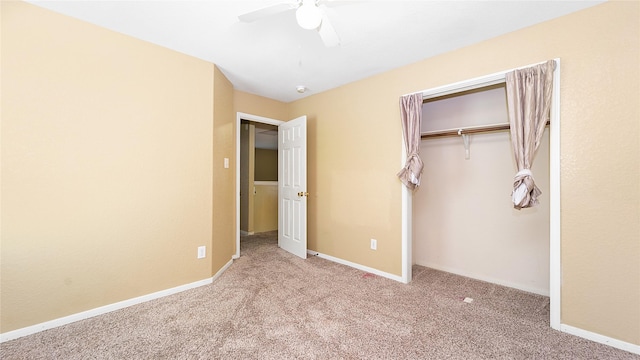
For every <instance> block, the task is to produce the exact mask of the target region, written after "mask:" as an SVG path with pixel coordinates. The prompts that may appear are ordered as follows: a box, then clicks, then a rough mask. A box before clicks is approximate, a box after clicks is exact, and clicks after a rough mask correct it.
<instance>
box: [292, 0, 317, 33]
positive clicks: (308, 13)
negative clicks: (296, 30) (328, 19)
mask: <svg viewBox="0 0 640 360" xmlns="http://www.w3.org/2000/svg"><path fill="white" fill-rule="evenodd" d="M296 20H297V21H298V25H300V27H301V28H303V29H307V30H313V29H317V28H318V27H319V26H320V23H321V22H322V11H320V8H318V7H317V6H316V5H315V2H314V1H308V0H304V1H303V2H302V5H300V6H299V7H298V10H296Z"/></svg>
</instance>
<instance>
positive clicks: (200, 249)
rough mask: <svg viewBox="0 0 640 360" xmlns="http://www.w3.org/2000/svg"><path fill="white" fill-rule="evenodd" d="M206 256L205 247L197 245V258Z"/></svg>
mask: <svg viewBox="0 0 640 360" xmlns="http://www.w3.org/2000/svg"><path fill="white" fill-rule="evenodd" d="M206 256H207V247H206V246H198V259H203V258H205V257H206Z"/></svg>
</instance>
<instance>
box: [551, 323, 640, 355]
mask: <svg viewBox="0 0 640 360" xmlns="http://www.w3.org/2000/svg"><path fill="white" fill-rule="evenodd" d="M560 331H562V332H565V333H567V334H571V335H575V336H578V337H581V338H584V339H587V340H591V341H595V342H597V343H600V344H605V345H609V346H611V347H614V348H616V349H620V350H624V351H628V352H630V353H634V354H638V355H640V345H635V344H632V343H628V342H626V341H622V340H618V339H614V338H610V337H608V336H604V335H600V334H596V333H594V332H591V331H587V330H583V329H580V328H577V327H573V326H571V325H565V324H560Z"/></svg>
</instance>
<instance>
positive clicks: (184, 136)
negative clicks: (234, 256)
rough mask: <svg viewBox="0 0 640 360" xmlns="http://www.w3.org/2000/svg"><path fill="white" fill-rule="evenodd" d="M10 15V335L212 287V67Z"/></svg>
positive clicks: (108, 35)
mask: <svg viewBox="0 0 640 360" xmlns="http://www.w3.org/2000/svg"><path fill="white" fill-rule="evenodd" d="M1 6H2V25H1V26H2V64H1V66H2V80H1V81H2V84H1V85H2V110H1V111H2V113H1V115H2V137H1V142H2V161H1V170H2V172H1V174H2V177H1V185H2V188H1V190H2V194H1V195H2V199H1V208H2V215H1V221H2V229H1V233H0V235H1V240H0V241H1V246H2V253H1V283H0V286H1V289H2V292H1V295H0V296H1V309H0V316H1V318H0V331H1V332H2V333H5V332H7V331H11V330H14V329H18V328H22V327H25V326H29V325H34V324H37V323H41V322H44V321H48V320H52V319H56V318H59V317H63V316H66V315H70V314H74V313H78V312H81V311H84V310H89V309H94V308H97V307H100V306H103V305H108V304H112V303H115V302H118V301H121V300H126V299H130V298H133V297H136V296H140V295H146V294H149V293H153V292H155V291H159V290H165V289H168V288H172V287H175V286H179V285H184V284H187V283H191V282H194V281H198V280H202V279H206V278H210V277H211V276H212V269H211V267H212V261H211V259H212V258H211V257H210V256H208V257H207V258H205V259H201V260H198V259H196V254H197V247H198V246H201V245H205V246H207V247H208V248H209V249H211V245H212V243H211V239H212V216H213V215H214V214H212V209H216V210H218V208H217V207H215V208H214V207H213V204H212V199H213V196H212V189H213V184H212V174H213V172H214V170H213V169H212V160H213V159H212V152H213V150H214V149H213V142H212V131H213V127H212V118H213V110H214V106H213V105H214V104H213V99H214V93H213V84H214V66H213V65H212V64H210V63H207V62H204V61H201V60H197V59H195V58H192V57H189V56H185V55H183V54H179V53H176V52H173V51H169V50H167V49H164V48H161V47H158V46H155V45H152V44H149V43H145V42H142V41H139V40H135V39H132V38H130V37H127V36H123V35H120V34H117V33H115V32H112V31H108V30H105V29H102V28H99V27H96V26H93V25H89V24H87V23H84V22H81V21H77V20H74V19H71V18H68V17H65V16H61V15H58V14H55V13H53V12H50V11H47V10H44V9H40V8H38V7H35V6H33V5H29V4H26V3H22V2H6V1H3V2H2V4H1ZM215 75H216V76H215V80H216V85H219V83H218V81H219V80H220V77H219V76H218V73H217V72H216V73H215ZM215 95H216V99H217V98H218V97H217V96H218V95H219V94H218V93H217V92H216V94H215ZM229 104H231V102H229ZM229 108H230V106H229ZM218 110H219V109H218V108H216V114H218V112H217V111H218ZM229 127H230V128H231V125H229ZM218 130H219V126H217V127H216V131H218ZM221 131H222V130H221ZM230 133H232V131H230ZM223 136H225V134H224V133H222V132H221V134H220V138H222V137H223ZM220 141H222V140H220ZM227 142H228V143H229V144H230V146H231V144H233V141H232V140H228V141H227ZM216 148H218V146H217V147H216ZM221 155H222V154H221ZM215 160H216V163H215V165H216V170H217V168H218V164H221V162H220V163H219V162H218V160H219V159H218V158H217V157H216V158H215ZM216 203H218V201H216ZM232 209H233V208H232ZM223 210H224V211H225V212H231V210H229V209H227V208H224V209H223ZM215 215H217V214H215ZM229 226H232V225H229ZM215 235H218V232H217V231H216V232H215ZM214 239H215V237H214ZM215 245H216V243H214V252H215V250H216V246H215ZM208 253H209V252H208ZM214 258H215V254H214Z"/></svg>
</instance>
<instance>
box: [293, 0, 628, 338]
mask: <svg viewBox="0 0 640 360" xmlns="http://www.w3.org/2000/svg"><path fill="white" fill-rule="evenodd" d="M639 6H640V3H638V2H618V1H612V2H607V3H605V4H602V5H598V6H595V7H592V8H590V9H587V10H584V11H580V12H577V13H574V14H570V15H567V16H564V17H561V18H558V19H556V20H552V21H549V22H545V23H542V24H539V25H536V26H532V27H529V28H525V29H522V30H519V31H515V32H512V33H509V34H506V35H503V36H499V37H496V38H494V39H491V40H488V41H484V42H481V43H478V44H475V45H472V46H468V47H465V48H462V49H459V50H455V51H451V52H449V53H446V54H443V55H440V56H436V57H433V58H429V59H426V60H424V61H420V62H418V63H415V64H412V65H408V66H405V67H402V68H399V69H396V70H393V71H389V72H386V73H383V74H380V75H377V76H373V77H370V78H367V79H364V80H361V81H358V82H355V83H351V84H348V85H345V86H342V87H339V88H337V89H334V90H331V91H328V92H325V93H322V94H318V95H315V96H311V97H308V98H305V99H302V100H299V101H296V102H293V103H291V104H290V109H291V110H290V113H291V117H293V116H298V115H302V114H307V115H309V192H310V197H309V235H308V236H309V247H310V248H312V249H313V250H316V251H319V252H322V253H326V254H329V255H332V256H335V257H338V258H342V259H345V260H349V261H353V262H356V263H359V264H363V265H367V266H371V267H374V268H376V269H380V270H383V271H387V272H390V273H393V274H398V275H399V274H400V272H401V262H400V256H401V254H400V249H401V224H400V198H401V190H400V185H399V184H400V183H399V181H398V180H397V179H396V178H395V173H396V172H397V171H398V170H399V169H400V167H401V166H402V165H401V161H400V156H401V155H400V152H401V149H402V135H401V127H400V120H399V111H398V97H399V96H401V95H403V94H407V93H412V92H416V91H421V90H425V89H429V88H434V87H437V86H442V85H446V84H451V83H455V82H458V81H463V80H467V79H471V78H475V77H479V76H483V75H487V74H492V73H495V72H498V71H503V70H507V69H511V68H515V67H520V66H524V65H528V64H533V63H537V62H541V61H545V60H548V59H553V58H560V59H561V62H562V70H561V71H562V75H561V94H560V96H561V157H562V159H561V191H562V195H561V203H562V219H561V221H562V222H561V226H562V272H563V276H562V284H563V288H562V322H563V323H565V324H568V325H572V326H576V327H579V328H581V329H585V330H588V331H592V332H595V333H599V334H602V335H605V336H609V337H612V338H616V339H620V340H623V341H626V342H630V343H634V344H640V307H639V306H638V304H639V303H640V261H639V260H640V241H638V239H639V234H640V220H639V219H640V200H639V199H640V187H639V186H638V184H639V183H640V174H639V171H640V170H639V169H640V164H639V161H640V160H639V158H640V157H639V156H638V154H639V148H638V146H639V145H638V144H639V143H640V142H639V141H638V139H639V138H640V136H639V135H640V134H639V133H640V131H639V122H638V119H639V118H640V113H639V106H640V104H639V103H638V99H639V98H640V93H639V83H640V75H639V67H638V63H640V59H639V56H638V49H639V44H640V35H639V34H640V30H639V26H638V23H639V20H638V19H639V18H640V16H639V11H640V10H639ZM371 237H377V239H378V249H379V250H378V251H371V250H369V247H368V246H369V238H371Z"/></svg>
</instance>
